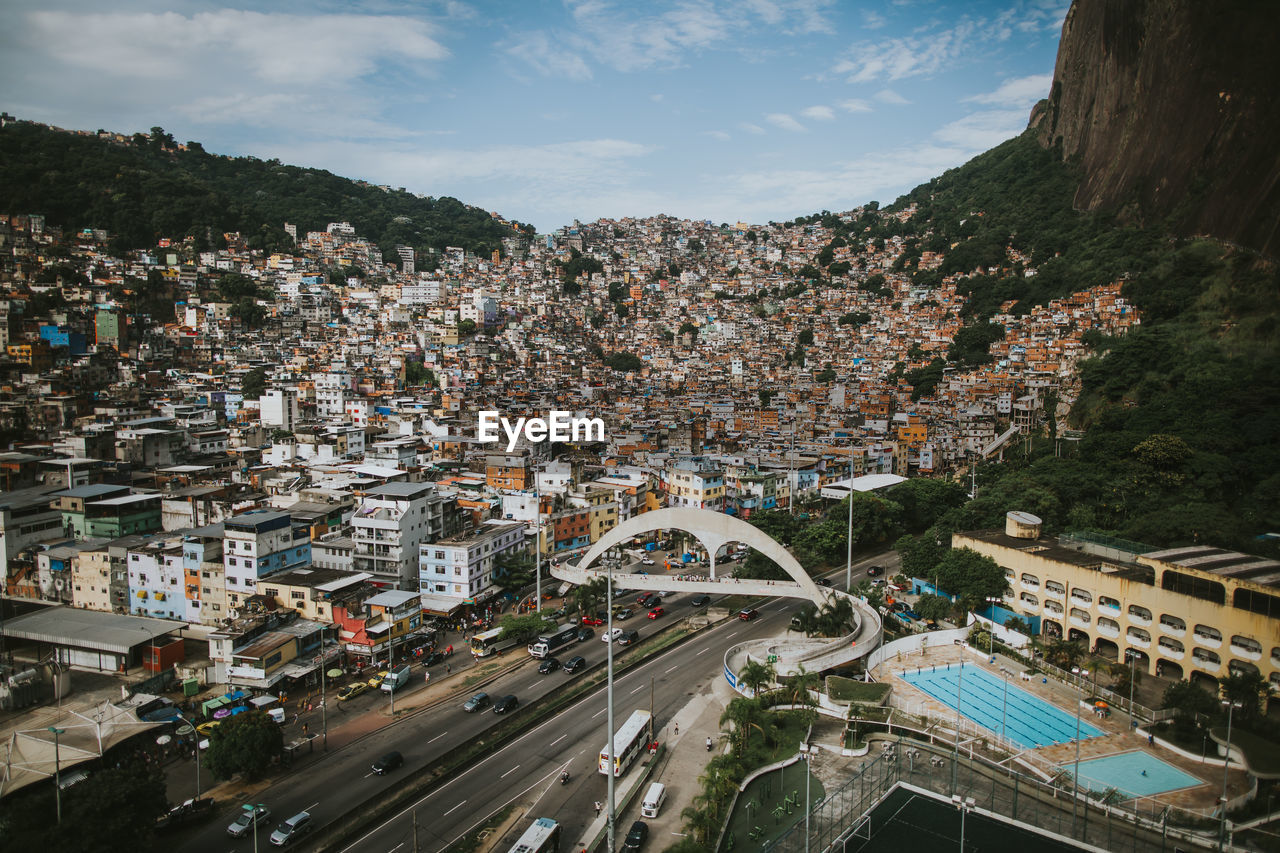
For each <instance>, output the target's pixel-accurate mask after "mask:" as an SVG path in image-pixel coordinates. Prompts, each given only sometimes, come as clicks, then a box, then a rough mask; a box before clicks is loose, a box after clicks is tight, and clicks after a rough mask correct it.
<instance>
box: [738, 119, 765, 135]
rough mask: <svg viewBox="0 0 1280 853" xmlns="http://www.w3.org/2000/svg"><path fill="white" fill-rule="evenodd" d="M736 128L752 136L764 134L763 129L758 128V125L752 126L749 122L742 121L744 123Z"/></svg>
mask: <svg viewBox="0 0 1280 853" xmlns="http://www.w3.org/2000/svg"><path fill="white" fill-rule="evenodd" d="M738 127H740V128H742V129H743V130H745V131H746V132H747V133H754V134H755V135H757V136H759V135H760V134H762V133H764V128H763V127H761V126H760V125H758V124H752V123H751V122H749V121H744V122H742V123H741V124H739V125H738Z"/></svg>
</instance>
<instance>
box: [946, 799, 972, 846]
mask: <svg viewBox="0 0 1280 853" xmlns="http://www.w3.org/2000/svg"><path fill="white" fill-rule="evenodd" d="M951 802H952V803H953V804H954V805H955V807H956V808H957V809H959V810H960V853H964V816H965V815H967V814H968V813H969V811H970V809H972V808H973V807H974V806H976V805H977V804H978V801H977V800H975V799H974V798H973V797H961V796H960V795H959V794H952V795H951Z"/></svg>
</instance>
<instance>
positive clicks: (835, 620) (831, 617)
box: [817, 595, 853, 637]
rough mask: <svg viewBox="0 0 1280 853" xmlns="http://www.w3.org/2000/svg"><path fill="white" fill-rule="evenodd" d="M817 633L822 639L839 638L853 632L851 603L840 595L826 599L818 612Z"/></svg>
mask: <svg viewBox="0 0 1280 853" xmlns="http://www.w3.org/2000/svg"><path fill="white" fill-rule="evenodd" d="M817 628H818V630H817V633H818V635H819V636H822V637H840V636H843V635H844V634H847V633H849V631H851V630H853V603H852V602H851V601H849V599H847V598H845V597H844V596H842V595H833V596H830V597H828V598H827V603H826V604H824V605H823V606H822V609H821V610H819V611H818V618H817Z"/></svg>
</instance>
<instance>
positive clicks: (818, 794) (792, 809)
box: [721, 761, 825, 851]
mask: <svg viewBox="0 0 1280 853" xmlns="http://www.w3.org/2000/svg"><path fill="white" fill-rule="evenodd" d="M807 771H808V768H807V767H806V766H805V763H804V762H803V761H798V762H796V763H795V764H792V765H791V766H790V767H783V768H782V769H780V770H773V771H770V772H768V773H765V774H764V775H762V776H759V777H757V778H755V779H752V780H751V784H750V785H748V786H747V790H745V791H743V792H742V793H741V794H739V795H738V802H737V804H736V805H735V806H734V809H733V817H732V818H730V820H729V830H728V832H727V833H725V843H724V846H723V847H722V848H721V849H722V850H739V851H748V850H759V849H760V848H761V847H763V846H764V845H765V844H767V843H768V842H770V841H773V840H774V839H776V838H777V837H778V836H780V835H782V833H784V832H786V831H787V830H788V829H789V828H791V827H792V826H793V825H795V824H796V822H798V821H802V820H804V802H805V776H806V775H807ZM824 795H825V791H824V789H823V787H822V783H821V782H819V781H818V777H817V776H813V775H809V802H810V803H818V802H821V800H822V798H823V796H824Z"/></svg>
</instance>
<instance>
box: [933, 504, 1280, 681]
mask: <svg viewBox="0 0 1280 853" xmlns="http://www.w3.org/2000/svg"><path fill="white" fill-rule="evenodd" d="M951 544H952V547H953V548H970V549H972V550H974V551H977V552H978V553H979V554H984V555H986V556H988V557H991V558H992V559H993V560H995V561H996V563H998V564H999V565H1000V566H1001V567H1003V568H1004V570H1005V576H1006V577H1007V578H1008V580H1009V586H1010V592H1009V593H1008V595H1007V596H1006V599H1005V607H1007V608H1008V609H1009V610H1012V611H1015V612H1017V613H1019V614H1021V615H1022V616H1023V617H1024V618H1036V617H1038V618H1039V619H1040V625H1041V633H1043V634H1045V635H1046V636H1050V637H1056V636H1066V637H1067V638H1068V639H1079V640H1084V641H1086V642H1088V644H1089V646H1090V647H1091V648H1096V649H1097V651H1098V653H1099V654H1101V655H1103V656H1104V657H1110V658H1112V659H1114V660H1117V661H1121V660H1126V659H1127V657H1126V656H1127V655H1132V656H1133V657H1135V658H1136V659H1137V661H1138V662H1139V664H1141V665H1142V666H1144V667H1145V668H1146V670H1147V672H1148V673H1151V674H1159V675H1163V676H1165V677H1167V678H1169V677H1171V678H1189V679H1202V680H1208V679H1215V680H1216V679H1217V678H1220V677H1224V676H1227V675H1229V674H1232V673H1236V672H1254V673H1260V674H1261V675H1262V676H1263V677H1264V678H1267V679H1268V680H1269V681H1270V683H1271V685H1272V686H1273V687H1275V688H1277V689H1280V562H1277V561H1275V560H1270V559H1265V558H1262V557H1256V556H1252V555H1249V554H1241V553H1237V552H1234V551H1227V550H1224V549H1221V548H1214V547H1211V546H1207V545H1194V546H1188V547H1183V548H1171V549H1168V550H1163V551H1153V552H1150V553H1145V554H1126V553H1124V552H1120V551H1115V550H1107V549H1101V548H1095V547H1093V546H1089V545H1087V543H1077V542H1071V543H1070V544H1072V545H1074V546H1075V547H1067V546H1066V545H1063V544H1060V543H1059V542H1058V541H1056V540H1054V539H1050V538H1047V537H1043V536H1041V535H1040V524H1039V519H1037V518H1036V517H1035V516H1031V515H1028V514H1026V513H1018V512H1013V513H1009V520H1008V522H1007V524H1006V528H1005V530H1004V531H991V530H988V531H971V532H966V533H957V534H955V535H953V536H952V538H951ZM1084 547H1089V548H1090V550H1089V551H1085V550H1081V549H1082V548H1084Z"/></svg>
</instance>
